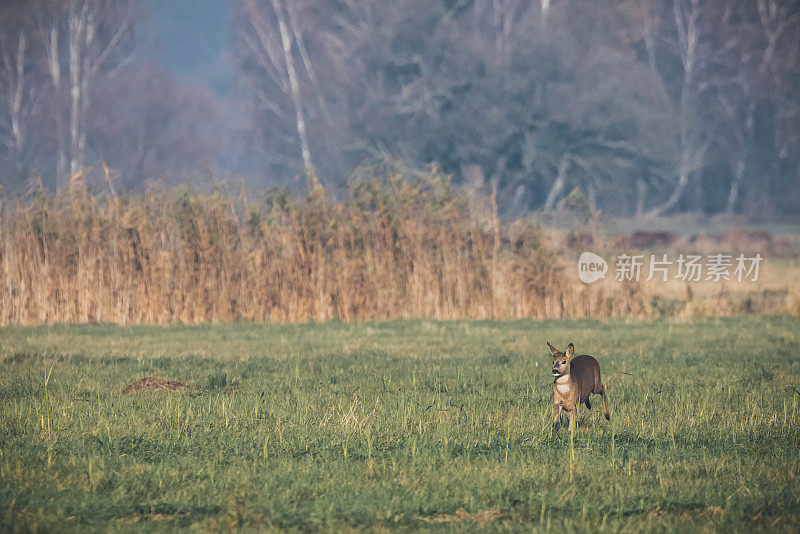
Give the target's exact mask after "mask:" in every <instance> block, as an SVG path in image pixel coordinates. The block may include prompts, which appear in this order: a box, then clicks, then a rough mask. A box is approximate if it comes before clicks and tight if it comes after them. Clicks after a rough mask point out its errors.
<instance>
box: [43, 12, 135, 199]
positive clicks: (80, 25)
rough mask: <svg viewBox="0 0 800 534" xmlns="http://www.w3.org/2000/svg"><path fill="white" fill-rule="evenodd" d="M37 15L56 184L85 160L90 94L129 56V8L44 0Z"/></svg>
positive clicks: (116, 71) (128, 58)
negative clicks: (50, 110) (51, 123)
mask: <svg viewBox="0 0 800 534" xmlns="http://www.w3.org/2000/svg"><path fill="white" fill-rule="evenodd" d="M38 16H39V27H40V32H41V35H42V39H43V45H44V51H45V55H46V60H47V66H48V67H47V70H48V74H49V77H50V81H51V84H52V91H53V101H54V109H55V122H56V129H57V132H56V138H57V140H56V144H57V153H58V155H57V164H56V176H57V183H58V185H59V187H63V186H64V184H65V183H66V180H67V178H68V177H69V176H72V175H74V174H75V173H77V172H79V171H80V170H81V169H82V168H83V166H84V164H85V158H86V149H87V130H88V128H87V121H88V115H89V112H90V110H91V107H92V98H93V93H94V92H95V90H96V88H97V86H98V85H102V83H103V80H104V79H108V78H113V77H114V76H115V75H116V73H118V72H119V71H120V70H121V69H122V68H124V67H125V66H126V65H127V64H128V63H129V62H130V60H131V54H130V50H131V42H132V41H131V39H132V19H133V12H132V9H131V6H130V4H129V2H128V1H127V0H119V1H113V2H105V1H103V0H66V1H46V0H45V1H43V2H42V3H41V4H40V5H39V13H38Z"/></svg>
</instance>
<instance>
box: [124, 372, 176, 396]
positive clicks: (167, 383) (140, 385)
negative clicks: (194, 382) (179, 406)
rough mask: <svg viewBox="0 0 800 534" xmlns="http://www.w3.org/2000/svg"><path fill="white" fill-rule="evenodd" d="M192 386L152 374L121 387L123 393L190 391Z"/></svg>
mask: <svg viewBox="0 0 800 534" xmlns="http://www.w3.org/2000/svg"><path fill="white" fill-rule="evenodd" d="M191 389H192V388H190V387H189V386H187V385H186V384H184V383H183V382H178V381H177V380H164V379H162V378H156V377H154V376H146V377H144V378H140V379H139V380H137V381H136V382H133V383H131V384H128V385H127V386H125V387H124V388H123V389H122V392H123V393H136V392H137V391H142V390H147V391H190V390H191Z"/></svg>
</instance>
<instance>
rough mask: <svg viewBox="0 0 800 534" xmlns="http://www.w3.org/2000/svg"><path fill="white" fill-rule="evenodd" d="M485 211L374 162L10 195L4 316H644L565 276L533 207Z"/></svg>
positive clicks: (39, 319) (1, 256)
mask: <svg viewBox="0 0 800 534" xmlns="http://www.w3.org/2000/svg"><path fill="white" fill-rule="evenodd" d="M486 211H487V212H488V213H489V216H488V217H484V218H483V219H482V220H481V218H479V217H476V216H474V215H471V214H473V213H475V212H476V211H475V210H473V209H470V206H468V205H467V202H466V200H465V198H464V197H462V196H458V195H454V194H453V193H452V192H451V190H450V187H449V184H448V183H447V181H446V180H445V179H442V178H440V177H438V176H432V177H431V178H430V179H429V180H426V181H420V182H415V183H410V182H408V181H403V180H400V179H398V178H397V177H394V178H376V177H371V178H369V179H366V180H362V181H361V182H360V183H359V185H357V186H355V187H353V189H352V192H351V196H350V198H349V199H348V200H346V201H343V202H333V201H330V200H328V199H327V197H326V196H325V194H324V193H323V192H322V191H321V190H320V189H319V188H316V189H312V192H311V193H309V194H308V195H307V196H306V197H292V196H290V195H286V194H275V195H273V196H271V197H270V198H269V199H268V200H267V201H265V202H262V203H259V204H257V205H255V204H251V203H248V201H247V199H246V198H245V197H240V198H233V197H231V196H228V195H225V194H221V193H214V194H210V195H205V194H197V193H193V192H190V191H187V190H174V191H165V190H151V191H149V192H148V193H146V194H145V195H143V196H131V197H126V198H108V197H105V196H95V195H91V194H90V193H88V192H87V189H86V187H85V185H84V184H83V182H81V181H80V180H73V183H72V184H71V186H70V188H69V190H68V191H66V192H64V193H63V194H60V195H58V196H55V197H52V196H49V195H47V194H44V193H39V194H37V195H35V196H33V197H32V199H31V200H28V201H26V202H22V201H19V200H17V201H15V202H14V203H11V202H6V206H4V209H3V210H2V216H1V217H2V220H1V221H0V222H2V232H1V233H0V280H2V287H1V288H0V324H3V325H10V324H13V325H26V324H39V323H52V322H65V323H84V322H114V323H120V324H136V323H172V322H184V323H198V322H216V321H240V320H245V321H272V322H301V321H310V320H326V319H332V318H339V319H342V320H346V321H349V320H357V319H388V318H399V317H428V318H436V319H455V318H471V319H483V318H496V319H510V318H520V317H534V318H557V317H585V316H592V317H608V316H638V317H647V316H649V315H651V314H652V313H653V311H652V310H651V309H650V307H649V305H648V303H647V299H645V298H644V297H643V296H642V295H641V294H640V293H639V292H638V291H637V290H636V289H634V288H630V287H629V288H621V289H620V290H618V291H615V292H614V293H608V291H607V290H606V293H603V290H599V289H598V290H594V289H592V288H586V287H575V284H574V283H567V281H566V277H565V275H564V274H563V266H562V265H561V263H560V260H559V259H558V257H557V256H556V255H555V254H554V253H553V251H552V250H549V249H548V248H547V247H546V246H545V245H544V244H543V243H542V239H541V233H540V230H539V227H538V226H537V225H536V224H535V223H534V222H533V221H531V220H527V221H525V220H520V221H515V222H513V223H512V224H510V225H507V226H505V225H504V226H501V225H500V224H499V223H498V222H497V218H496V215H493V213H495V211H494V210H491V208H489V209H488V210H486Z"/></svg>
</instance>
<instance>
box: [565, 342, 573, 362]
mask: <svg viewBox="0 0 800 534" xmlns="http://www.w3.org/2000/svg"><path fill="white" fill-rule="evenodd" d="M566 354H567V358H572V355H573V354H575V345H573V344H572V343H570V344H569V345H567V351H566Z"/></svg>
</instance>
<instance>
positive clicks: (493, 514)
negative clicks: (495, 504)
mask: <svg viewBox="0 0 800 534" xmlns="http://www.w3.org/2000/svg"><path fill="white" fill-rule="evenodd" d="M504 516H505V514H502V513H501V512H500V511H499V510H494V509H492V510H479V511H477V512H475V513H474V514H471V513H469V512H467V511H466V510H464V509H463V508H459V509H458V510H456V513H455V514H453V515H448V514H442V515H432V516H427V517H422V516H421V517H419V518H418V519H421V520H422V521H425V522H426V523H462V522H471V523H480V524H483V523H486V522H487V521H494V520H497V519H501V518H502V517H504Z"/></svg>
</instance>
